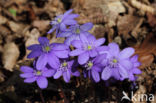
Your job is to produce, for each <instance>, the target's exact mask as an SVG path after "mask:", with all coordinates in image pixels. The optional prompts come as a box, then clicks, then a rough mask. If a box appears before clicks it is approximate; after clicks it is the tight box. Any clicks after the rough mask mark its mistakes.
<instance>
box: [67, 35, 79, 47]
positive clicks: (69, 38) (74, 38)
mask: <svg viewBox="0 0 156 103" xmlns="http://www.w3.org/2000/svg"><path fill="white" fill-rule="evenodd" d="M73 40H80V37H79V35H75V34H72V35H71V36H69V37H67V38H66V40H65V41H64V43H65V44H66V45H71V42H72V41H73Z"/></svg>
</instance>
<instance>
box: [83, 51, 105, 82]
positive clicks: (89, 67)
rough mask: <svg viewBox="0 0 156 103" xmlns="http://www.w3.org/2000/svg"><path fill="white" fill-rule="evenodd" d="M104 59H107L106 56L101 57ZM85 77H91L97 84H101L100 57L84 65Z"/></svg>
mask: <svg viewBox="0 0 156 103" xmlns="http://www.w3.org/2000/svg"><path fill="white" fill-rule="evenodd" d="M100 56H101V58H102V59H105V58H106V54H103V55H100ZM84 68H85V69H84V71H83V74H84V77H87V76H88V77H89V78H91V79H93V80H94V81H95V82H99V81H100V74H99V73H100V72H101V70H102V69H101V68H102V65H101V60H99V58H98V57H96V58H94V59H90V60H89V61H88V62H87V63H86V64H85V65H84Z"/></svg>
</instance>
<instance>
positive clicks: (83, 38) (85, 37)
mask: <svg viewBox="0 0 156 103" xmlns="http://www.w3.org/2000/svg"><path fill="white" fill-rule="evenodd" d="M80 40H81V42H82V43H88V40H87V36H86V35H83V34H80Z"/></svg>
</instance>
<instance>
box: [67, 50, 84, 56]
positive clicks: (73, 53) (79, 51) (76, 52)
mask: <svg viewBox="0 0 156 103" xmlns="http://www.w3.org/2000/svg"><path fill="white" fill-rule="evenodd" d="M82 53H84V51H83V50H81V49H75V50H73V51H71V52H70V53H69V55H70V56H77V55H80V54H82Z"/></svg>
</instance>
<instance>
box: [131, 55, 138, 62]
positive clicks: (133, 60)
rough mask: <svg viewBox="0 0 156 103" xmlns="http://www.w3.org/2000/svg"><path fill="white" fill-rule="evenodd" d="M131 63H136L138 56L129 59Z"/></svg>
mask: <svg viewBox="0 0 156 103" xmlns="http://www.w3.org/2000/svg"><path fill="white" fill-rule="evenodd" d="M130 60H131V61H132V62H137V60H138V55H134V56H133V57H131V59H130Z"/></svg>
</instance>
